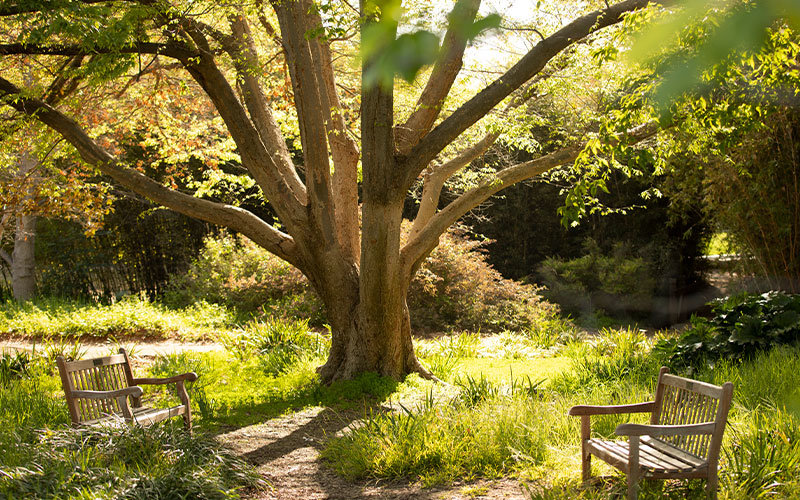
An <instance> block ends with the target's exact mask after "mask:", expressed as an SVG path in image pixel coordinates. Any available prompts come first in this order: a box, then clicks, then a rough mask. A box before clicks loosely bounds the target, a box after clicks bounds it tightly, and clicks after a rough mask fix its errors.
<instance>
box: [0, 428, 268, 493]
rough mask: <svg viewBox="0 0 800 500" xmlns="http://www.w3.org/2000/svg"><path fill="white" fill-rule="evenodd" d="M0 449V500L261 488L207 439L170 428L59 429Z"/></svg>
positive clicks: (247, 469)
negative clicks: (1, 452)
mask: <svg viewBox="0 0 800 500" xmlns="http://www.w3.org/2000/svg"><path fill="white" fill-rule="evenodd" d="M4 444H6V445H7V446H8V447H7V448H6V450H9V451H7V452H5V453H4V454H3V458H2V463H0V496H2V497H3V498H9V499H15V498H19V499H23V498H40V499H47V498H52V499H90V498H91V499H116V498H122V499H130V500H133V499H142V500H145V499H148V500H149V499H159V498H164V499H167V498H194V499H230V498H239V494H238V491H239V490H240V489H241V488H243V487H260V486H264V482H263V480H262V479H261V478H260V477H259V476H258V475H257V474H256V473H255V472H254V471H253V470H252V468H251V467H250V466H248V465H247V464H246V463H245V462H244V461H243V460H242V459H240V458H237V457H235V456H233V455H232V454H230V453H229V452H227V451H226V450H225V449H224V448H222V447H221V446H220V445H219V444H218V443H217V442H216V441H214V440H213V439H212V438H211V437H209V436H206V435H202V434H196V435H188V434H187V433H186V432H184V431H183V430H182V429H181V428H180V426H172V425H171V424H166V425H156V426H152V427H149V428H142V427H128V426H124V425H123V426H117V427H106V428H91V429H70V428H59V429H56V430H52V431H47V432H42V433H40V434H39V435H38V436H37V437H36V439H35V440H23V439H20V438H19V437H15V438H14V439H12V440H11V441H10V442H7V443H4Z"/></svg>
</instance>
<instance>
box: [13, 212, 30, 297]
mask: <svg viewBox="0 0 800 500" xmlns="http://www.w3.org/2000/svg"><path fill="white" fill-rule="evenodd" d="M35 236H36V217H34V216H32V215H18V216H17V231H16V234H15V235H14V251H13V252H12V253H11V288H12V290H13V293H14V299H15V300H17V301H18V302H26V301H29V300H32V299H33V296H34V293H35V292H36V274H35V271H36V260H35V258H34V240H35Z"/></svg>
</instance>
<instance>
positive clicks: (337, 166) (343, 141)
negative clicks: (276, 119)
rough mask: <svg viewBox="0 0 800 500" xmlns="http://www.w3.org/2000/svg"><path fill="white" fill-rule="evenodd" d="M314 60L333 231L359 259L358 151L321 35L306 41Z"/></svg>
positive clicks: (315, 17) (315, 22)
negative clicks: (329, 179)
mask: <svg viewBox="0 0 800 500" xmlns="http://www.w3.org/2000/svg"><path fill="white" fill-rule="evenodd" d="M309 20H310V21H311V23H312V26H313V27H314V28H315V29H320V28H322V19H321V18H320V16H319V14H318V13H316V11H311V12H310V13H309ZM309 42H310V45H311V52H312V55H313V56H314V62H315V63H316V68H315V69H316V71H317V74H318V75H320V78H321V80H322V83H323V86H324V87H323V89H322V90H321V92H320V94H321V97H322V101H323V109H325V110H326V114H327V116H326V122H325V129H326V131H327V133H328V144H329V145H330V149H331V157H332V158H333V165H334V168H333V179H332V180H333V202H334V210H335V213H336V225H337V226H336V234H337V236H338V238H339V244H340V245H341V247H342V251H343V252H344V253H345V255H349V256H350V258H351V259H352V261H353V262H358V261H359V260H360V252H361V241H360V234H359V233H360V231H359V223H358V160H359V157H360V153H359V151H358V146H357V145H356V141H355V140H354V139H353V138H352V137H351V136H350V134H349V133H348V130H347V126H346V124H345V121H344V114H343V109H342V104H341V101H340V100H339V93H338V91H337V90H336V79H335V77H334V73H333V59H332V57H331V49H330V42H329V41H328V40H327V39H322V38H321V37H319V36H318V37H314V38H312V39H311V40H309Z"/></svg>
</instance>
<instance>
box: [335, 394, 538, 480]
mask: <svg viewBox="0 0 800 500" xmlns="http://www.w3.org/2000/svg"><path fill="white" fill-rule="evenodd" d="M545 412H546V409H545V408H544V407H542V406H540V405H536V404H534V403H533V402H532V401H531V400H526V399H524V398H521V397H515V398H509V399H504V400H503V401H502V402H500V401H498V399H497V398H495V399H492V400H486V401H483V402H481V403H478V404H475V405H474V406H468V407H467V406H463V405H461V404H458V403H456V402H448V403H443V404H439V403H436V402H431V401H429V402H428V403H427V404H425V405H423V406H422V407H420V408H416V409H414V410H409V409H407V408H401V410H400V411H399V412H389V413H376V412H369V413H367V414H366V415H365V418H364V420H363V423H362V425H360V426H359V427H357V428H353V429H350V431H349V432H347V433H346V434H345V435H344V436H341V437H337V438H334V439H332V440H331V441H329V442H328V443H327V445H326V448H325V449H324V450H323V452H322V456H323V457H324V458H325V459H326V460H327V461H328V462H329V463H330V465H331V466H332V467H333V468H334V470H336V471H337V472H338V473H340V474H342V475H344V476H345V477H348V478H365V477H371V478H401V477H402V478H407V479H412V480H420V481H421V482H422V483H423V484H424V485H426V486H431V485H435V484H440V483H443V482H447V481H452V480H455V479H465V480H469V479H471V478H475V477H497V476H500V475H503V474H505V473H508V472H510V471H513V470H514V469H515V468H516V467H518V466H520V465H521V464H528V463H538V462H541V461H543V460H544V458H545V456H546V453H547V445H546V442H547V429H546V427H545V425H543V423H544V422H547V418H546V416H545Z"/></svg>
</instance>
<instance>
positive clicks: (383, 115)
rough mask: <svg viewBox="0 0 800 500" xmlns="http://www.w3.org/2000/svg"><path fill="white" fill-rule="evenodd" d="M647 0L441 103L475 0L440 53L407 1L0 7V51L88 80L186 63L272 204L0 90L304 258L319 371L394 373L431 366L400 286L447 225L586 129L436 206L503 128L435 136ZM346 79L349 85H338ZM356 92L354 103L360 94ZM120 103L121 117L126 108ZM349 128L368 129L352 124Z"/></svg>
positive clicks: (468, 123)
mask: <svg viewBox="0 0 800 500" xmlns="http://www.w3.org/2000/svg"><path fill="white" fill-rule="evenodd" d="M649 3H650V0H624V1H622V2H620V3H617V4H613V5H608V4H607V3H605V4H601V5H602V6H603V7H602V8H600V9H599V10H596V11H593V12H590V13H587V14H585V15H582V16H580V17H577V18H576V19H574V20H573V21H571V22H568V23H566V24H563V25H562V26H560V27H559V28H558V29H556V30H553V32H552V33H550V34H546V33H542V36H541V39H540V40H539V42H538V43H536V44H535V45H534V46H533V47H532V48H531V49H530V50H529V51H528V52H527V53H526V54H525V55H524V56H523V57H521V58H520V59H519V61H517V62H516V63H515V64H514V65H513V66H511V67H510V68H509V69H508V70H506V71H504V72H503V73H502V74H501V75H500V76H499V77H497V78H496V80H494V81H492V82H491V83H489V84H488V85H487V86H486V87H485V88H483V89H482V90H480V91H478V92H476V93H475V94H474V96H472V97H471V98H469V99H466V100H462V101H460V102H457V103H456V107H455V109H454V110H452V111H451V112H449V113H448V112H445V106H444V105H443V104H444V103H446V102H449V101H447V99H448V95H449V94H450V93H451V91H452V89H453V86H454V82H456V79H457V77H458V75H459V72H460V71H461V68H462V65H463V62H462V59H463V56H464V51H465V47H466V45H467V43H468V38H469V37H470V36H472V35H473V34H474V31H475V29H476V27H480V23H479V22H476V21H475V19H476V15H477V12H478V9H479V7H480V0H459V1H458V2H456V3H455V6H454V9H453V12H452V13H451V15H450V17H449V19H450V22H449V24H448V27H447V30H446V32H445V33H444V35H443V37H442V42H441V47H440V48H439V50H438V51H435V52H431V49H435V48H436V47H435V45H436V44H435V43H433V44H432V43H431V36H432V35H427V34H424V33H420V32H417V33H408V32H406V33H405V34H403V35H400V36H398V32H399V31H400V32H402V31H403V29H402V28H400V27H399V26H398V25H399V21H400V19H401V18H402V15H401V12H402V11H401V10H400V9H399V6H400V2H399V0H375V1H370V0H362V1H361V5H360V6H359V7H358V8H355V7H351V6H350V5H349V4H348V3H347V2H316V3H315V2H312V1H311V0H272V1H271V2H269V6H268V7H267V6H265V5H263V4H262V2H261V1H260V0H255V3H254V4H248V3H247V2H244V3H240V2H236V3H230V4H228V3H226V2H221V3H219V2H203V1H197V2H192V3H183V2H170V1H169V0H125V1H123V0H116V1H115V0H102V1H98V0H82V1H78V0H46V1H45V0H38V1H37V0H26V1H21V0H20V1H7V2H4V3H3V4H2V6H0V17H2V19H3V28H4V29H3V30H2V34H3V36H4V38H5V43H2V44H0V55H2V56H3V57H4V58H9V57H11V58H13V57H16V56H18V55H20V54H26V55H34V56H37V57H38V58H39V59H38V60H39V61H40V64H42V65H45V66H50V67H55V66H54V65H55V64H57V62H58V60H59V59H62V58H74V57H75V56H80V55H91V56H92V59H91V61H92V65H91V67H90V68H88V69H86V71H87V72H88V73H91V74H93V75H94V78H90V80H92V81H94V82H98V85H103V84H104V83H103V82H107V81H110V79H112V78H113V77H115V76H117V75H121V74H131V73H133V74H135V73H136V71H138V70H139V69H140V68H142V67H143V66H146V65H148V64H149V63H148V61H151V62H152V61H157V62H158V64H159V65H160V66H161V67H165V68H169V71H170V77H171V78H181V79H183V81H184V82H185V85H186V88H187V89H191V88H192V87H195V88H200V89H202V91H203V92H204V93H205V95H206V98H207V102H208V103H209V106H208V107H209V109H212V110H213V111H214V112H215V113H216V114H217V115H218V117H219V118H220V119H221V120H222V122H224V126H225V128H226V129H227V132H228V133H229V134H230V137H231V138H232V139H233V141H234V142H235V144H236V151H237V153H238V157H239V161H240V162H241V165H242V166H244V167H245V168H246V169H247V171H248V172H249V174H250V175H251V176H252V177H253V179H254V180H255V182H256V183H257V185H258V186H259V187H260V189H261V190H262V192H263V194H264V196H265V198H266V199H267V200H268V201H269V203H270V205H271V206H272V208H273V210H274V212H275V214H276V216H277V220H276V221H267V220H263V219H262V218H259V217H257V216H256V215H254V214H253V213H250V212H248V211H246V210H243V209H241V208H239V207H236V206H231V205H226V204H221V203H215V202H211V201H207V200H202V199H199V198H196V197H193V196H191V195H189V194H186V193H182V192H179V191H178V190H175V189H172V188H171V187H170V186H165V185H163V184H162V183H158V182H155V181H154V180H152V179H150V178H148V177H147V176H145V175H144V174H143V173H142V172H141V171H139V170H137V169H136V168H131V166H129V165H126V164H125V162H124V160H123V159H122V158H120V157H119V156H118V155H117V153H116V151H117V149H116V148H115V145H114V144H113V142H112V141H110V140H109V137H108V135H104V134H102V133H99V132H98V133H94V134H89V133H87V128H86V127H87V124H86V123H85V121H84V120H83V117H82V116H81V114H74V115H72V116H70V113H68V112H67V111H65V110H64V109H59V108H58V107H56V106H53V105H50V104H48V103H47V102H46V101H45V100H43V99H41V98H39V97H37V91H36V88H24V85H22V84H21V83H20V82H19V81H15V79H14V76H13V74H9V73H8V72H7V71H5V69H4V68H0V71H2V72H1V73H0V97H2V98H3V101H4V103H5V104H6V105H8V106H10V107H12V108H14V109H15V110H17V111H18V112H20V113H23V114H26V115H29V116H33V117H35V118H36V119H38V120H40V121H41V122H42V123H44V124H46V125H47V126H49V127H51V128H52V129H53V130H55V131H57V132H58V133H59V134H61V136H63V137H64V138H65V139H66V140H67V141H68V142H69V143H70V144H72V145H73V146H74V147H75V148H76V150H77V151H78V152H79V154H80V155H81V157H82V158H83V159H84V160H85V161H86V162H88V163H89V164H91V165H94V166H95V167H96V168H97V169H98V170H100V171H101V172H102V173H103V174H106V175H107V176H109V177H111V178H112V179H113V180H114V181H115V182H116V183H118V184H120V185H121V186H124V187H125V188H127V189H130V190H132V191H135V192H137V193H139V194H141V195H143V196H146V197H148V198H150V199H151V200H153V201H154V202H156V203H159V204H161V205H164V206H166V207H169V208H171V209H173V210H176V211H178V212H181V213H184V214H186V215H189V216H192V217H196V218H199V219H203V220H206V221H209V222H212V223H215V224H219V225H222V226H226V227H229V228H231V229H233V230H235V231H238V232H239V233H242V234H244V235H246V236H248V237H249V238H250V239H252V240H253V241H255V242H256V243H257V244H259V245H261V246H263V247H264V248H266V249H267V250H269V251H270V252H272V253H273V254H275V255H277V256H278V257H280V258H282V259H284V260H286V261H287V262H289V263H291V264H292V265H294V266H296V267H297V268H299V269H300V270H301V271H302V272H303V273H304V274H305V275H306V276H307V277H308V279H309V281H310V282H311V283H312V285H313V287H314V288H315V289H316V291H317V292H318V294H319V296H320V297H321V299H322V301H323V302H324V304H325V307H326V311H327V316H328V320H329V322H330V326H331V333H332V347H331V351H330V356H329V358H328V360H327V362H326V363H325V365H324V366H322V367H321V368H320V376H321V378H322V380H323V381H326V382H329V381H332V380H336V379H341V378H350V377H353V376H354V375H355V374H357V373H360V372H364V371H376V372H378V373H381V374H384V375H388V376H392V377H395V378H399V377H402V376H404V375H405V374H408V373H411V372H420V373H423V374H425V373H426V372H425V370H424V368H423V367H422V366H421V365H420V364H419V362H418V361H417V359H416V357H415V355H414V350H413V347H412V342H411V332H410V324H409V316H408V309H407V306H406V292H407V290H408V286H409V282H410V280H411V277H412V276H413V275H414V273H415V271H416V269H417V268H418V266H419V265H420V263H421V262H422V261H423V260H424V259H425V258H426V256H427V255H428V254H429V253H430V252H431V250H432V249H433V248H435V247H436V245H437V244H438V241H439V236H440V235H441V234H442V233H443V232H444V231H446V230H447V228H448V227H449V226H450V225H452V224H453V223H455V222H456V221H457V220H458V219H459V218H460V217H462V216H463V215H464V214H465V213H467V212H468V211H470V210H471V209H472V208H474V207H475V206H477V205H478V204H480V203H482V202H483V201H484V200H486V199H487V198H489V197H490V196H492V195H493V194H495V193H497V192H498V191H500V190H502V189H503V188H506V187H508V186H510V185H512V184H514V183H517V182H520V181H522V180H525V179H528V178H531V177H533V176H536V175H538V174H541V173H543V172H545V171H547V170H549V169H552V168H554V167H557V166H559V165H563V164H565V163H569V162H571V161H573V160H574V159H575V158H576V157H577V156H578V154H579V153H580V152H581V151H582V149H583V146H584V143H583V142H582V140H581V139H579V138H576V139H575V140H574V141H573V142H571V143H569V144H567V145H566V146H564V147H563V148H561V149H558V150H556V151H553V152H551V153H549V154H546V155H544V156H541V157H539V158H536V159H534V160H532V161H527V162H524V163H521V164H516V165H511V166H508V167H506V168H504V169H502V170H500V171H498V172H497V173H496V174H495V175H493V176H491V177H490V178H487V179H484V180H483V181H481V182H480V183H479V184H478V185H477V186H475V187H473V188H472V189H469V190H467V191H465V192H464V193H463V194H462V195H460V196H459V197H457V198H456V199H454V200H452V201H451V202H450V203H448V204H447V205H446V206H444V207H440V206H439V194H440V191H441V188H442V185H443V183H444V181H445V180H446V179H447V178H448V177H450V176H452V175H453V174H455V173H457V172H458V171H460V170H461V169H463V168H464V167H465V166H467V165H468V164H469V162H470V161H471V160H473V159H475V158H476V157H478V156H479V155H481V154H482V153H483V152H485V151H486V149H487V148H488V147H489V146H490V145H491V144H492V143H493V142H494V141H495V140H496V139H497V135H498V134H497V132H496V131H491V130H490V131H488V132H487V133H486V134H485V135H484V136H483V137H482V138H480V139H479V140H477V141H475V142H474V143H473V144H468V145H466V146H465V147H463V148H461V149H460V151H457V152H455V153H451V154H450V155H449V157H448V156H446V155H445V154H443V151H445V150H446V148H448V147H449V146H450V145H451V144H453V143H454V142H456V141H457V140H458V139H459V137H463V136H462V134H463V133H464V132H465V131H467V130H468V129H470V128H471V127H473V126H474V125H475V124H476V123H477V122H478V121H479V120H481V119H482V118H483V117H484V116H486V115H487V114H489V113H491V112H492V111H493V110H495V109H505V108H506V107H508V106H509V105H511V106H513V102H511V103H510V104H509V101H508V99H514V94H515V92H524V91H525V90H526V89H527V88H528V87H527V84H528V83H529V82H531V81H533V79H535V78H537V75H538V76H542V75H544V74H546V71H544V72H543V70H544V69H545V68H546V67H547V65H548V62H550V61H552V60H553V59H554V58H556V57H557V56H559V54H561V53H562V52H563V51H565V50H567V49H569V48H570V47H573V46H574V45H575V44H577V43H578V42H581V41H583V40H586V39H587V37H590V36H592V35H593V34H594V33H596V32H598V31H599V30H602V29H604V28H606V27H608V26H611V25H614V24H616V23H619V22H620V21H621V20H622V19H623V17H624V16H625V15H626V14H627V13H629V12H632V11H635V10H638V9H641V8H644V7H646V6H647V5H648V4H649ZM276 24H277V26H276ZM351 28H354V30H353V32H352V33H351V32H350V31H351ZM534 32H537V33H541V32H540V31H537V30H534ZM342 40H343V41H342ZM352 40H363V41H364V43H365V45H367V42H369V43H368V47H366V48H365V50H362V51H361V54H363V56H364V57H363V59H362V61H361V68H360V73H359V74H360V75H361V76H360V89H358V88H355V89H354V88H352V87H350V86H348V85H340V83H341V77H342V76H344V77H346V76H347V70H349V71H350V73H352V69H353V68H352V67H350V68H347V67H344V68H342V67H341V64H340V62H341V60H343V58H341V57H340V55H341V52H342V51H344V50H346V46H345V44H347V43H350V42H352ZM339 44H341V45H339ZM420 49H421V50H420ZM276 57H282V58H283V61H284V62H285V65H286V67H287V69H288V72H287V73H288V78H289V79H290V81H291V86H290V88H287V89H286V90H285V91H276V88H279V85H280V84H281V83H282V82H283V75H281V74H280V72H275V71H274V70H273V69H270V68H272V66H270V64H271V63H272V62H274V61H275V58H276ZM426 62H431V63H432V69H431V70H430V71H429V72H428V73H427V75H428V77H427V80H426V81H425V82H424V84H423V85H421V91H420V92H419V95H418V97H417V99H416V105H415V106H414V109H413V110H412V111H411V112H410V113H407V116H406V117H405V118H404V119H403V120H400V121H398V122H396V121H395V116H396V110H395V97H394V96H395V94H394V90H395V85H394V80H393V79H392V78H391V75H390V76H389V77H388V78H387V77H386V71H387V68H388V71H390V72H393V71H396V70H397V71H399V72H400V74H402V75H404V76H406V77H409V78H410V77H411V76H413V74H414V73H415V70H416V69H417V67H418V66H419V65H420V64H424V63H426ZM337 79H339V80H338V81H337ZM190 91H191V90H190ZM342 91H344V92H347V93H348V95H352V94H357V96H358V99H356V100H352V99H349V98H348V99H347V100H346V99H345V98H343V97H342V96H340V92H342ZM112 97H113V96H112ZM517 99H518V100H519V99H522V100H524V99H525V95H522V94H520V95H519V96H518V97H517ZM281 102H283V103H284V104H283V105H282V104H281ZM286 102H288V103H290V104H291V107H287V106H285V103H286ZM352 102H356V103H359V105H360V107H359V108H358V109H353V105H352V104H351V103H352ZM287 116H289V117H290V118H291V119H287V118H286V117H287ZM353 117H357V118H356V119H358V120H359V122H358V123H357V124H355V125H353V124H352V123H349V120H350V119H351V118H353ZM115 118H116V120H118V121H119V122H120V125H121V126H124V123H123V122H124V121H125V119H126V118H125V117H124V116H118V117H115ZM290 122H291V123H294V126H295V127H296V130H297V131H298V135H299V138H300V141H299V146H300V148H301V150H302V153H301V155H298V154H297V152H296V151H294V152H293V151H292V150H291V149H290V147H289V146H287V137H286V135H285V132H286V131H287V130H289V129H290V128H291V127H287V123H290ZM104 125H105V128H107V129H113V128H114V127H115V123H106V124H104ZM473 130H474V129H473ZM353 131H356V132H358V131H360V137H358V136H357V134H354V133H353ZM654 131H655V127H654V126H652V125H651V124H648V125H643V126H640V127H636V128H634V129H632V130H631V131H630V134H629V135H628V138H627V139H626V140H631V141H635V140H639V139H641V138H643V137H645V136H648V135H651V134H653V133H654ZM289 133H291V132H290V131H289ZM473 133H474V132H473ZM478 135H479V134H478ZM298 157H300V158H301V159H300V160H299V161H298V160H297V158H298ZM420 179H422V182H423V183H424V189H423V196H422V198H421V200H420V206H419V211H418V214H417V216H416V218H415V220H414V223H413V229H412V230H411V232H410V234H409V235H408V236H407V237H404V236H403V234H402V232H401V224H402V212H403V205H404V200H405V198H406V196H407V194H408V192H409V189H411V188H412V187H413V186H414V185H415V183H418V182H419V181H420Z"/></svg>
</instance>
